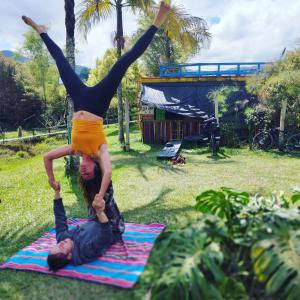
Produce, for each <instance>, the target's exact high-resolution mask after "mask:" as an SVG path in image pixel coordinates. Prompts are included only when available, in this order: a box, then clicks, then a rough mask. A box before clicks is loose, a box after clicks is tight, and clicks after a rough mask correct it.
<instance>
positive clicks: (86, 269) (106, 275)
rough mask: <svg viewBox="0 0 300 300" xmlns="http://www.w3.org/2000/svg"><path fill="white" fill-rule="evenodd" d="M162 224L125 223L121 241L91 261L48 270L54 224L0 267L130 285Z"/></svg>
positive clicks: (78, 221)
mask: <svg viewBox="0 0 300 300" xmlns="http://www.w3.org/2000/svg"><path fill="white" fill-rule="evenodd" d="M84 222H86V219H78V218H76V219H69V220H68V224H69V226H70V227H71V228H72V227H75V226H77V225H80V224H82V223H84ZM164 227H165V225H163V224H134V223H126V224H125V232H124V234H123V239H124V242H125V244H124V245H121V244H120V243H117V244H114V245H113V246H111V247H110V248H109V249H108V250H107V252H106V253H105V255H104V256H102V257H99V258H98V259H96V260H94V261H92V262H90V263H87V264H84V265H80V266H72V265H67V266H66V267H65V268H63V269H61V270H59V271H58V272H51V271H48V265H47V255H48V249H49V246H51V245H53V244H55V243H56V239H55V228H52V229H50V230H49V231H47V232H45V233H44V234H43V235H42V236H41V237H40V238H39V239H37V240H36V241H35V242H33V243H32V244H30V245H29V246H28V247H25V248H24V249H22V250H21V251H19V252H18V253H16V254H15V255H14V256H12V257H11V258H9V259H8V260H7V261H5V262H4V263H3V264H1V265H0V269H16V270H30V271H36V272H41V273H45V274H50V275H57V276H63V277H69V278H76V279H80V280H85V281H92V282H97V283H104V284H109V285H114V286H118V287H121V288H132V287H133V286H134V284H135V283H136V282H137V281H138V279H139V276H140V275H141V273H142V272H143V271H144V268H145V266H146V263H147V260H148V258H149V255H150V252H151V250H152V248H153V245H154V242H155V240H156V238H157V237H158V236H159V234H160V233H161V232H162V231H163V229H164Z"/></svg>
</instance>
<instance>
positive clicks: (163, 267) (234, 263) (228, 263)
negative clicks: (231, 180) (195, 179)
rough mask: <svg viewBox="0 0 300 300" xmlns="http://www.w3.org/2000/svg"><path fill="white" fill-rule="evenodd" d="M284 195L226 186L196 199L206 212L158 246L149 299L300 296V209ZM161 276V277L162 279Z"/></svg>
mask: <svg viewBox="0 0 300 300" xmlns="http://www.w3.org/2000/svg"><path fill="white" fill-rule="evenodd" d="M299 200H300V194H299V192H297V193H295V194H294V195H293V196H292V197H291V199H287V198H286V197H285V196H284V195H283V194H279V195H277V194H272V195H271V197H268V198H266V197H263V196H261V195H255V196H253V197H251V196H250V195H249V194H248V193H246V192H239V191H235V190H232V189H229V188H221V190H220V191H214V190H208V191H206V192H203V193H201V194H200V195H199V196H197V198H196V202H197V204H196V206H195V207H196V209H197V210H198V211H200V212H201V213H203V214H204V215H203V216H202V217H201V218H199V220H197V221H194V222H190V223H189V224H188V225H186V226H184V227H182V228H181V229H178V230H166V231H165V232H164V233H163V235H162V236H161V238H160V240H159V242H158V244H157V250H156V251H157V253H156V257H157V262H156V265H157V268H158V271H157V272H155V274H156V275H153V276H157V277H156V278H152V279H153V280H152V282H153V283H152V289H151V291H152V295H151V297H152V298H151V299H175V300H176V299H178V300H181V299H191V300H198V299H203V300H206V299H207V300H210V299H220V300H221V299H226V300H227V299H232V300H234V299H236V300H240V299H256V300H263V299H290V300H298V299H299V295H300V269H299V266H300V214H299V210H298V209H297V208H293V207H292V206H293V205H294V204H295V203H296V202H298V201H299ZM158 276H159V277H158Z"/></svg>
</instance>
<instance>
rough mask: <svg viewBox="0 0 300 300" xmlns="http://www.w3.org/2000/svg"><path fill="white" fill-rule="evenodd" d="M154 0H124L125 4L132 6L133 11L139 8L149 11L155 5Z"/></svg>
mask: <svg viewBox="0 0 300 300" xmlns="http://www.w3.org/2000/svg"><path fill="white" fill-rule="evenodd" d="M154 3H155V2H154V1H153V0H127V1H123V4H122V5H123V6H127V7H130V8H131V10H132V12H133V13H136V12H137V10H141V11H144V12H147V11H148V10H149V8H150V7H151V6H153V5H154Z"/></svg>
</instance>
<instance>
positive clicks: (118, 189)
mask: <svg viewBox="0 0 300 300" xmlns="http://www.w3.org/2000/svg"><path fill="white" fill-rule="evenodd" d="M106 133H107V136H108V140H109V149H110V153H111V158H112V164H113V183H114V189H115V197H116V200H117V202H118V205H119V207H120V210H121V211H122V212H123V214H124V217H125V220H126V221H127V222H141V223H149V222H160V223H165V224H167V225H168V226H171V227H177V226H180V225H181V224H182V223H183V222H185V221H186V220H189V219H193V218H196V217H197V216H198V214H199V213H197V212H195V211H194V208H193V206H194V204H195V197H196V196H197V195H198V194H199V193H201V192H203V191H205V190H207V189H211V188H212V189H218V188H220V187H221V186H228V187H232V188H236V189H240V190H245V191H248V192H250V193H253V194H254V193H256V192H259V193H262V194H264V195H267V194H269V193H271V192H273V191H280V190H283V191H284V192H285V193H286V194H287V195H291V194H292V188H293V187H294V186H296V185H298V184H299V159H298V158H294V157H288V156H286V155H284V156H281V155H279V154H277V153H254V152H251V151H249V150H248V149H225V155H224V156H222V157H220V158H219V159H212V158H211V157H210V155H209V153H208V152H207V151H206V149H204V148H198V149H196V148H190V147H189V149H185V148H184V149H183V151H182V154H183V155H184V156H185V157H186V162H187V163H186V165H177V166H173V165H171V164H169V163H167V162H165V161H157V160H156V154H157V151H158V150H159V149H160V148H161V147H160V146H149V145H144V144H142V143H141V142H140V134H139V131H138V130H137V129H135V130H132V135H131V148H132V150H131V151H130V152H127V153H125V152H123V151H122V150H121V149H120V146H119V144H118V142H117V137H118V135H117V134H118V131H117V128H116V127H115V126H110V127H109V128H106ZM63 143H64V141H63V140H59V139H55V138H49V139H47V140H45V141H44V142H43V143H39V144H35V145H34V146H29V145H27V146H24V145H23V146H22V149H21V151H22V152H25V155H21V156H20V155H18V154H16V153H18V151H19V150H20V149H19V148H18V147H20V145H19V146H14V145H8V146H5V147H4V146H1V148H0V199H1V203H0V214H1V218H0V229H1V230H0V263H1V262H3V261H4V260H6V259H7V258H8V257H10V256H11V255H13V254H14V253H15V252H17V251H18V250H20V249H21V248H23V247H25V246H26V245H28V244H29V243H30V242H32V241H34V240H35V239H36V238H38V237H39V236H40V235H41V234H42V233H43V232H44V231H45V230H47V229H48V228H50V227H52V226H53V220H54V219H53V213H52V198H53V192H52V190H51V189H50V187H49V186H48V182H47V178H46V174H45V171H44V167H43V163H42V153H44V152H46V151H48V150H50V149H52V148H55V147H56V146H58V145H61V144H63ZM64 164H65V162H64V160H63V159H59V160H57V161H56V162H55V164H54V169H55V174H56V177H57V180H58V181H60V182H61V184H62V195H63V198H64V202H65V205H66V211H67V214H68V216H70V217H86V208H85V205H84V203H83V199H82V196H81V193H80V190H79V189H78V185H77V179H76V178H75V177H71V178H68V177H66V176H65V173H64ZM152 266H153V265H152V263H151V259H150V262H149V264H148V267H147V269H146V271H145V272H144V274H143V276H142V278H141V281H140V282H139V283H138V284H137V286H136V287H135V288H134V289H133V290H132V291H126V290H121V289H118V288H114V287H109V286H104V285H98V284H94V283H86V282H82V281H77V280H72V279H63V278H61V277H55V276H47V275H42V274H37V273H33V272H21V271H19V272H16V271H10V270H1V271H0V299H64V300H67V299H72V300H73V299H102V300H106V299H107V300H112V299H113V300H115V299H122V300H126V299H130V300H132V299H142V295H144V294H145V293H146V291H147V290H146V288H147V284H148V282H147V272H148V273H149V272H152V271H153V267H152Z"/></svg>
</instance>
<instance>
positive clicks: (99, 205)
mask: <svg viewBox="0 0 300 300" xmlns="http://www.w3.org/2000/svg"><path fill="white" fill-rule="evenodd" d="M92 207H93V208H94V209H95V210H96V212H102V211H104V209H105V201H104V199H103V197H101V195H100V194H96V196H95V198H94V201H93V203H92Z"/></svg>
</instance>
